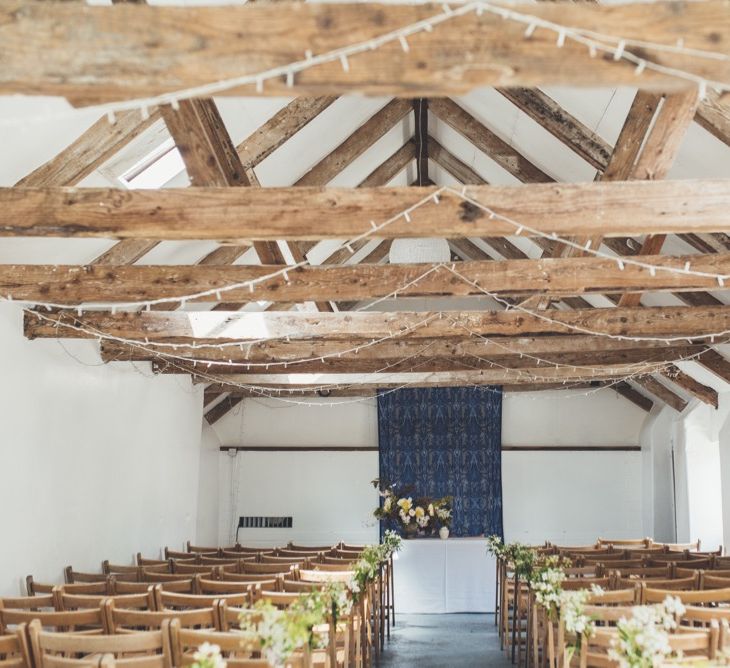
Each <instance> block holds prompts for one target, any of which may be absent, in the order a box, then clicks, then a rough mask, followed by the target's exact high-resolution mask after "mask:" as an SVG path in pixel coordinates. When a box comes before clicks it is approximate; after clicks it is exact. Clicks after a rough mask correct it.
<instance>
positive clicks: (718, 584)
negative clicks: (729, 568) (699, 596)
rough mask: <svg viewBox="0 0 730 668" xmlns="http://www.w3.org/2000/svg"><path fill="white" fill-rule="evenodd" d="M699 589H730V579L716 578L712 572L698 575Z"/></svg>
mask: <svg viewBox="0 0 730 668" xmlns="http://www.w3.org/2000/svg"><path fill="white" fill-rule="evenodd" d="M699 588H700V589H730V578H728V577H718V576H717V575H715V573H714V572H713V571H703V572H702V573H700V584H699Z"/></svg>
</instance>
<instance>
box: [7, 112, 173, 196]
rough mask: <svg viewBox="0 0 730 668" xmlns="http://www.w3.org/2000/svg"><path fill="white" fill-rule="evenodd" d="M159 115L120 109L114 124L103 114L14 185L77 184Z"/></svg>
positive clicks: (134, 137) (157, 118) (158, 113)
mask: <svg viewBox="0 0 730 668" xmlns="http://www.w3.org/2000/svg"><path fill="white" fill-rule="evenodd" d="M159 119H160V112H159V110H158V109H153V110H152V111H151V112H150V115H149V118H147V119H142V118H140V115H139V113H138V112H136V111H123V112H120V113H119V114H117V117H116V122H115V123H114V125H112V124H111V123H109V121H108V119H107V118H106V117H103V118H101V119H99V120H98V121H96V123H94V124H93V125H92V126H91V127H90V128H89V129H88V130H86V131H85V132H84V133H82V134H81V135H80V136H79V137H78V138H77V139H75V140H74V141H73V142H71V143H70V144H69V145H68V146H67V147H66V148H64V149H63V150H62V151H61V152H60V153H58V154H56V155H55V156H54V157H53V158H51V160H49V161H48V162H45V163H43V164H42V165H41V166H40V167H38V168H36V169H34V170H33V171H32V172H31V173H30V174H28V175H26V176H24V177H23V178H22V179H20V181H18V182H17V183H16V184H15V185H16V186H19V187H26V188H27V187H43V186H72V185H75V184H77V183H78V182H79V181H81V180H82V179H84V178H86V177H87V176H89V174H91V173H92V172H94V171H96V170H97V169H98V168H99V167H101V165H103V164H104V163H105V162H106V161H107V160H109V158H111V157H112V156H113V155H114V154H116V153H117V152H119V151H121V150H122V149H123V148H124V147H125V146H126V145H127V144H129V142H131V141H132V140H134V139H136V138H137V137H139V135H141V134H142V133H143V132H144V131H145V130H146V129H147V128H149V127H150V126H151V125H152V124H153V123H154V122H155V121H158V120H159Z"/></svg>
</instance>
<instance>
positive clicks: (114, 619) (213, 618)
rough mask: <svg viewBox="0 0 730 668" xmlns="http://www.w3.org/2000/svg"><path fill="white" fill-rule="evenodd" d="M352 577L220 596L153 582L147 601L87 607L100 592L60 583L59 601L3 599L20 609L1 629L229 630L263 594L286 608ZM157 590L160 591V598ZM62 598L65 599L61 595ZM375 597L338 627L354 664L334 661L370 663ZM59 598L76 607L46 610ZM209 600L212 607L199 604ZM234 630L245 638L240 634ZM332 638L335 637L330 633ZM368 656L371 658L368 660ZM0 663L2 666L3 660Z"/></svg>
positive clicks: (0, 617) (6, 614)
mask: <svg viewBox="0 0 730 668" xmlns="http://www.w3.org/2000/svg"><path fill="white" fill-rule="evenodd" d="M350 576H351V573H348V572H344V571H343V572H342V573H340V574H337V573H321V572H314V577H316V578H318V581H298V582H289V583H287V585H286V590H285V591H265V590H262V589H261V586H260V584H259V585H257V586H256V588H250V589H249V591H248V592H247V594H246V595H245V596H244V595H235V596H224V597H220V598H218V599H213V598H208V597H200V596H192V597H191V596H184V595H179V594H174V593H168V594H165V593H164V592H162V590H161V589H160V588H159V585H157V586H154V587H151V591H150V596H148V597H147V600H146V601H143V600H141V598H142V597H140V596H136V597H132V598H136V599H138V600H134V601H130V600H128V599H129V598H130V597H116V598H115V597H108V598H104V599H102V601H101V603H100V604H99V605H98V607H87V606H94V604H96V603H97V600H95V597H89V596H78V595H65V596H64V595H63V594H62V593H61V592H60V588H59V591H56V592H55V600H52V599H54V597H41V596H36V597H25V598H22V599H14V600H13V599H4V600H3V605H4V606H7V605H15V606H16V609H11V608H7V607H2V608H0V632H1V631H13V628H12V627H13V626H14V625H15V627H16V628H17V626H20V625H24V624H27V625H31V624H32V623H36V624H39V625H40V626H41V627H43V628H44V629H45V630H48V629H52V630H53V631H54V632H56V633H59V632H69V631H71V632H73V633H75V634H78V635H85V636H88V635H105V636H109V635H114V634H120V633H121V634H126V633H131V632H136V631H139V630H157V629H160V628H161V627H162V625H163V624H164V623H166V622H167V621H169V620H170V619H175V620H176V621H177V623H178V624H179V625H180V626H181V627H182V628H195V629H206V630H208V631H209V632H219V633H227V632H231V631H233V630H234V629H236V628H237V626H238V622H239V619H240V616H241V614H242V613H243V612H244V611H245V610H246V609H250V607H251V605H252V604H253V603H254V602H255V601H256V600H258V599H265V600H267V601H269V602H271V603H272V604H273V605H275V606H276V607H278V608H285V607H288V606H289V605H291V604H292V603H293V602H294V601H295V600H297V598H298V597H299V596H301V594H302V593H303V592H309V591H312V589H315V588H318V587H321V586H322V584H323V582H325V581H330V580H332V579H342V580H345V579H348V578H349V577H350ZM154 594H158V595H159V598H158V596H155V595H154ZM61 598H62V599H63V600H62V601H60V600H59V599H61ZM120 599H124V600H120ZM375 600H377V598H376V596H375V593H374V591H371V592H368V593H367V595H366V596H365V597H364V598H363V599H362V600H361V601H360V603H359V606H360V607H359V608H358V611H357V612H356V613H354V614H353V615H352V616H351V618H350V619H348V620H344V629H341V630H340V631H341V632H338V631H337V629H335V630H334V631H336V632H337V633H339V637H340V638H344V650H343V651H344V654H343V651H340V655H341V656H343V657H344V656H348V657H351V658H352V663H350V662H349V661H345V659H344V658H343V659H342V661H339V662H338V661H336V660H335V659H333V660H332V661H331V664H330V665H335V664H336V665H343V666H345V665H368V663H369V657H370V650H369V648H370V647H371V646H372V644H373V642H374V641H377V640H378V638H377V631H376V629H374V628H373V627H372V625H371V624H370V614H369V608H370V607H371V606H373V604H374V601H375ZM59 603H61V605H62V606H65V608H69V607H74V606H75V609H72V610H68V609H64V610H63V611H55V610H54V611H50V612H49V611H47V610H44V609H43V607H48V606H51V605H59ZM206 604H207V605H208V607H200V606H201V605H206ZM31 606H34V607H31ZM132 606H133V607H132ZM236 606H240V607H236ZM363 620H365V621H363ZM343 634H344V635H343ZM234 635H236V636H237V637H238V640H239V641H240V634H234ZM331 637H335V636H334V635H332V634H331ZM350 646H351V647H352V652H351V650H350V649H349V648H350ZM361 648H363V649H361ZM358 657H360V658H359V659H358ZM363 657H365V658H366V659H367V661H366V662H364V659H363ZM0 665H2V664H1V660H0Z"/></svg>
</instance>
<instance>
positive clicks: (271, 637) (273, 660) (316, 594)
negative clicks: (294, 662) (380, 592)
mask: <svg viewBox="0 0 730 668" xmlns="http://www.w3.org/2000/svg"><path fill="white" fill-rule="evenodd" d="M402 542H403V541H402V538H401V537H400V536H399V535H398V534H397V533H396V532H394V531H386V532H385V535H384V536H383V542H382V543H380V544H378V545H368V546H367V547H365V548H364V549H363V551H362V553H361V555H360V559H359V560H358V561H357V563H356V564H355V567H354V569H353V577H352V580H351V581H350V582H348V583H347V584H345V583H343V582H327V583H325V584H324V585H323V586H322V588H321V589H315V590H313V591H311V592H308V593H306V594H302V595H301V596H299V597H298V598H297V600H296V601H295V602H294V603H292V604H291V605H290V606H289V607H288V608H286V609H285V610H279V609H277V608H275V607H274V606H273V605H272V604H271V603H270V602H268V601H266V600H265V599H264V600H261V601H258V602H257V603H256V604H255V605H254V607H253V609H251V610H246V611H244V612H243V613H242V614H241V618H240V620H239V623H240V627H241V631H242V632H243V636H244V646H249V647H251V648H258V647H259V646H260V648H261V653H262V655H263V657H264V658H265V659H266V660H267V661H268V662H269V663H270V664H271V665H272V666H276V668H282V667H283V666H285V665H286V662H287V661H288V659H289V657H291V655H292V654H293V653H294V652H296V651H299V650H308V651H311V650H314V649H321V648H323V647H326V646H327V644H328V642H329V629H330V628H336V627H337V622H338V620H340V619H342V618H344V617H346V616H348V615H349V614H350V612H351V611H352V606H353V604H354V603H355V602H356V601H357V600H358V599H359V596H360V594H361V592H363V591H365V590H366V588H367V586H368V585H369V584H370V582H372V581H374V580H376V579H377V578H378V577H379V575H380V569H381V567H382V566H383V565H384V564H385V563H386V562H388V561H389V560H390V558H391V556H392V555H393V554H394V553H396V552H398V551H399V550H400V549H401V546H402ZM203 649H204V648H203V647H202V646H201V650H200V651H203ZM205 649H206V651H207V650H208V648H205ZM196 656H197V655H196ZM206 656H207V654H206ZM218 656H220V654H218ZM201 657H203V655H201ZM196 660H197V659H196ZM212 661H213V660H212V659H211V660H209V662H208V663H204V664H203V663H201V665H199V666H198V667H197V668H225V662H223V664H220V663H214V662H212Z"/></svg>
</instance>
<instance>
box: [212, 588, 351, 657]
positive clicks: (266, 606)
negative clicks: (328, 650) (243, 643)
mask: <svg viewBox="0 0 730 668" xmlns="http://www.w3.org/2000/svg"><path fill="white" fill-rule="evenodd" d="M351 609H352V595H351V592H350V590H349V588H348V587H346V586H345V585H344V583H342V582H328V583H326V584H325V585H324V586H323V587H322V589H316V590H313V591H311V592H308V593H306V594H302V595H301V596H299V597H298V598H297V600H296V601H295V602H294V603H292V604H291V605H290V606H289V607H288V608H287V609H286V610H279V609H277V608H275V607H274V606H273V605H272V604H271V603H270V602H269V601H266V600H261V601H258V602H257V603H256V604H255V605H254V608H253V610H246V611H245V612H243V613H242V615H241V619H240V620H239V623H240V626H241V630H242V631H243V634H244V636H245V639H247V640H249V641H254V640H255V641H256V642H257V643H260V644H261V653H262V654H263V656H264V658H265V659H266V660H267V661H268V662H269V663H270V664H272V665H273V666H277V668H278V667H279V666H283V665H284V664H285V663H286V661H287V659H289V657H290V656H291V655H292V654H293V653H294V652H295V651H297V650H299V649H302V648H304V647H308V648H309V649H310V650H311V649H319V648H322V647H325V646H326V645H327V642H328V631H327V628H328V627H327V626H324V625H325V624H327V622H329V621H330V620H331V621H332V623H333V624H335V625H336V624H337V620H338V619H340V618H341V617H343V616H345V615H347V614H349V612H350V610H351ZM200 668H224V667H222V666H213V665H211V666H200Z"/></svg>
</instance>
